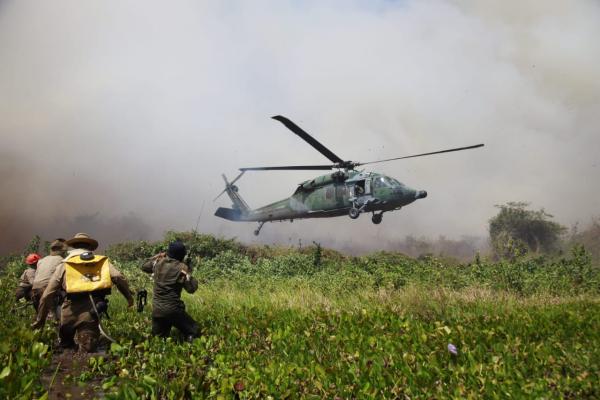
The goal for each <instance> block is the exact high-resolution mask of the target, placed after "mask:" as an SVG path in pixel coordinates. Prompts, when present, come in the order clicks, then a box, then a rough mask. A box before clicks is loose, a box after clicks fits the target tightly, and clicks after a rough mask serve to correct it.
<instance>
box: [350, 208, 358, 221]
mask: <svg viewBox="0 0 600 400" xmlns="http://www.w3.org/2000/svg"><path fill="white" fill-rule="evenodd" d="M348 215H349V216H350V218H352V219H356V218H358V216H359V215H360V211H359V210H358V208H354V207H352V208H351V209H350V211H348Z"/></svg>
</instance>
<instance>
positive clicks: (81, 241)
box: [66, 233, 98, 251]
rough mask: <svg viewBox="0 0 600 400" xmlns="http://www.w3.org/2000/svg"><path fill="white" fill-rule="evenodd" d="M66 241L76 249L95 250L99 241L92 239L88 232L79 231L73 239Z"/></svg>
mask: <svg viewBox="0 0 600 400" xmlns="http://www.w3.org/2000/svg"><path fill="white" fill-rule="evenodd" d="M66 243H67V245H68V246H69V247H72V248H74V249H85V250H89V251H94V250H96V249H97V248H98V241H97V240H96V239H92V238H91V237H90V235H88V234H87V233H77V234H76V235H75V236H73V237H72V238H71V239H69V240H67V241H66Z"/></svg>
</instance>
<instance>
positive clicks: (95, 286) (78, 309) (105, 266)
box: [32, 233, 133, 352]
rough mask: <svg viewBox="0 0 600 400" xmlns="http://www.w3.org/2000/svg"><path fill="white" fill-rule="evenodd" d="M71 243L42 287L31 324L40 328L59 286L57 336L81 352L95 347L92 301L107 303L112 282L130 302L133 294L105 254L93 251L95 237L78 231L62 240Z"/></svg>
mask: <svg viewBox="0 0 600 400" xmlns="http://www.w3.org/2000/svg"><path fill="white" fill-rule="evenodd" d="M65 244H67V245H68V246H70V247H72V250H71V251H69V253H68V254H67V256H66V257H65V258H64V260H63V261H62V262H61V263H60V264H59V265H58V266H57V267H56V270H55V271H54V274H53V275H52V277H51V278H50V282H49V283H48V286H47V287H46V290H45V291H44V293H43V294H42V298H41V300H40V307H39V311H38V315H37V319H36V321H35V322H34V323H33V325H32V327H33V328H41V327H42V326H43V325H44V323H45V321H46V316H47V315H48V312H49V310H50V307H51V304H52V301H53V299H54V298H55V296H56V294H57V293H58V292H59V291H60V290H64V291H65V292H66V298H65V301H64V302H63V304H62V307H61V316H60V325H59V330H58V331H59V338H60V343H61V346H62V347H76V346H78V348H79V350H81V351H85V352H93V351H94V350H95V349H96V345H97V343H98V339H99V336H100V331H99V327H98V323H99V316H98V315H97V314H96V308H97V307H96V304H99V303H101V302H103V303H104V304H106V303H107V300H106V296H108V295H109V294H110V291H111V287H112V284H114V285H116V286H117V289H119V291H120V292H121V294H122V295H123V296H124V297H125V298H126V299H127V302H128V304H129V307H132V306H133V296H132V295H131V292H130V290H129V284H128V283H127V279H126V278H125V276H123V274H121V272H119V270H118V269H117V268H116V267H115V266H114V265H112V263H111V262H110V260H109V259H108V258H107V257H106V256H102V255H97V254H94V253H93V250H95V249H96V248H98V241H97V240H95V239H93V238H92V237H91V236H90V235H88V234H86V233H78V234H76V235H75V236H74V237H72V238H71V239H69V240H67V241H66V242H65Z"/></svg>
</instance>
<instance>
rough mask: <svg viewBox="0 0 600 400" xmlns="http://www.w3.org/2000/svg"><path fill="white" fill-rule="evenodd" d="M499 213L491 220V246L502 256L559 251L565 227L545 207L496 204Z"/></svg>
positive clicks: (520, 203)
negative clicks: (531, 208)
mask: <svg viewBox="0 0 600 400" xmlns="http://www.w3.org/2000/svg"><path fill="white" fill-rule="evenodd" d="M496 207H497V208H499V209H500V212H499V213H498V214H497V215H496V216H495V217H493V218H492V219H490V225H489V231H490V240H491V244H492V247H493V248H494V250H495V252H496V254H497V255H499V256H501V257H512V256H515V255H519V254H522V253H524V252H527V251H533V252H536V253H539V252H545V253H549V252H552V251H554V250H557V249H558V248H559V245H560V236H561V235H562V234H563V233H564V232H565V231H566V228H565V227H564V226H562V225H560V224H559V223H557V222H554V221H552V220H551V219H552V218H553V216H552V215H550V214H548V213H547V212H546V211H545V210H544V209H543V208H542V209H540V210H539V211H533V210H528V209H527V207H529V203H525V202H509V203H506V204H505V205H496Z"/></svg>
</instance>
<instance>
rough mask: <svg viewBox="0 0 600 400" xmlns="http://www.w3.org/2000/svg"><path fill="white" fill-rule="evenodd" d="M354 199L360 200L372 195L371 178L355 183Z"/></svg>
mask: <svg viewBox="0 0 600 400" xmlns="http://www.w3.org/2000/svg"><path fill="white" fill-rule="evenodd" d="M353 189H354V197H356V198H359V197H362V196H367V195H370V194H371V178H366V179H361V180H359V181H356V182H354V187H353Z"/></svg>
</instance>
